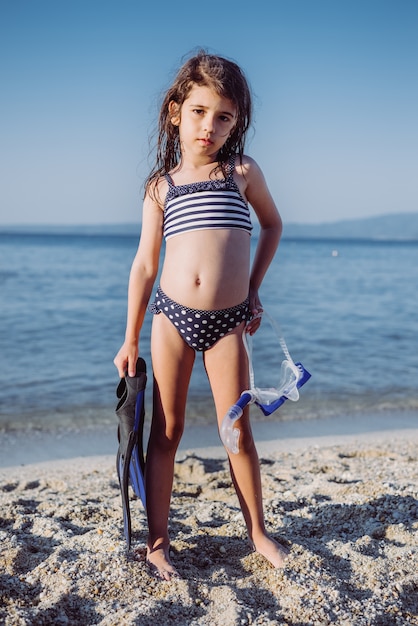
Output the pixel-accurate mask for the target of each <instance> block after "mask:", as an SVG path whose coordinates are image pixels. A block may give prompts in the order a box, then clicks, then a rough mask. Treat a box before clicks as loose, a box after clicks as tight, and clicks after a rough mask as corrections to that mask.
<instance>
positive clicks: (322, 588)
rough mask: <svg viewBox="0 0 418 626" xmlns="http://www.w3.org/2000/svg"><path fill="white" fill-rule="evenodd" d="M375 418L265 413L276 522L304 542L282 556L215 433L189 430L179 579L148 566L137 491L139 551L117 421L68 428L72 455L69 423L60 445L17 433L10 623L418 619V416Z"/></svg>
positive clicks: (7, 490)
mask: <svg viewBox="0 0 418 626" xmlns="http://www.w3.org/2000/svg"><path fill="white" fill-rule="evenodd" d="M399 420H401V421H399ZM360 421H361V423H362V424H363V427H362V428H361V427H360V422H359V424H357V427H355V425H354V431H357V432H345V431H344V428H341V424H340V427H337V426H336V425H335V424H334V425H333V429H332V428H331V430H329V431H328V433H327V430H326V425H325V426H324V425H323V426H322V428H323V432H320V436H318V431H317V430H315V424H312V422H311V423H309V422H306V423H300V424H299V425H295V424H292V425H283V424H282V425H280V424H279V425H276V426H275V427H274V428H272V427H271V425H270V426H268V425H267V426H265V425H264V426H263V425H260V426H259V430H258V450H259V454H260V463H261V471H262V479H263V489H264V501H265V516H266V521H267V526H268V529H269V531H270V532H271V534H272V535H273V536H274V537H275V538H276V539H277V540H278V541H280V542H282V543H284V544H285V545H287V546H288V547H289V548H290V550H291V552H290V556H289V558H288V560H287V564H286V567H285V568H284V569H283V570H274V569H273V568H271V566H270V565H269V564H268V563H267V562H266V561H265V560H264V559H263V558H262V557H260V556H259V555H257V554H255V553H252V552H251V550H250V548H249V545H248V543H247V541H246V532H245V527H244V523H243V520H242V516H241V513H240V509H239V506H238V502H237V498H236V496H235V492H234V490H233V488H232V486H231V481H230V477H229V471H228V465H227V462H226V457H225V453H224V451H223V450H222V448H220V447H219V445H217V443H216V437H215V436H214V438H213V440H212V439H211V438H210V437H206V438H204V439H202V437H204V433H203V431H199V430H198V429H195V430H194V435H193V434H189V437H188V438H187V437H186V438H185V441H184V443H183V446H182V448H181V450H180V451H179V453H178V457H177V462H176V475H175V484H174V491H173V498H172V516H171V535H172V540H173V541H172V557H173V561H174V562H175V565H176V567H177V569H178V570H179V572H180V573H181V575H182V579H179V580H174V581H171V582H160V581H157V580H155V579H154V578H153V577H152V576H151V575H150V574H149V572H148V570H147V567H146V564H145V560H144V558H145V541H146V521H145V514H144V510H143V508H142V505H141V503H140V501H139V500H134V499H133V498H132V503H131V508H132V512H133V549H132V550H131V552H130V553H129V554H127V552H126V548H125V544H124V539H123V527H122V516H121V502H120V493H119V487H118V482H117V475H116V471H115V463H114V461H115V455H114V453H112V449H113V448H114V447H115V442H114V439H113V436H114V429H112V430H111V431H109V432H108V433H107V431H106V432H104V433H102V435H101V437H102V438H101V439H100V438H98V440H97V441H96V442H95V443H93V439H94V438H93V437H91V438H90V439H89V437H86V434H85V433H84V434H83V433H80V432H78V433H72V434H71V436H70V434H68V436H63V435H61V438H60V441H61V443H62V454H61V458H60V454H59V450H60V447H59V446H58V443H57V442H58V438H57V436H56V435H55V436H54V437H55V442H56V444H57V445H56V446H55V447H54V446H53V445H51V443H50V444H49V448H48V437H47V436H46V435H45V434H43V435H40V434H36V433H32V434H29V435H26V436H25V437H23V436H21V439H20V440H19V436H18V435H16V434H15V435H13V434H7V435H4V436H3V437H2V444H1V447H0V452H1V465H2V466H3V467H2V468H1V469H0V502H1V523H0V539H1V561H0V581H1V584H0V588H1V601H0V623H3V624H5V625H6V626H12V625H13V626H14V625H16V626H17V625H19V626H20V625H37V624H39V625H41V624H42V625H43V624H59V625H64V624H80V625H89V624H100V625H102V626H110V625H122V624H123V625H131V624H132V625H133V624H140V625H151V624H152V625H156V624H159V625H166V624H176V625H183V624H184V625H194V626H204V625H205V626H206V625H211V626H216V625H218V624H219V625H221V624H222V626H233V625H234V626H235V625H244V624H257V625H259V626H261V625H263V624H277V625H284V624H288V625H292V626H310V625H315V624H318V625H323V624H338V625H344V626H345V625H346V626H355V625H363V624H364V625H376V626H377V625H379V626H384V625H394V624H399V625H401V624H402V625H403V624H418V594H417V588H418V578H417V553H418V548H417V545H418V542H417V528H418V501H417V491H418V481H417V474H418V467H417V443H418V428H416V427H414V424H415V426H416V423H417V422H416V415H415V416H411V419H410V421H408V420H406V421H405V419H404V420H403V421H402V416H401V417H399V416H397V419H396V420H395V418H394V419H392V420H391V419H389V418H388V420H387V421H386V422H384V421H383V422H380V424H382V423H383V425H384V427H385V428H384V429H383V430H382V429H380V430H379V429H378V428H377V427H376V428H369V427H365V426H364V417H363V419H362V420H360ZM372 421H373V420H371V421H370V423H372ZM390 424H391V425H392V427H391V428H389V427H388V426H389V425H390ZM399 424H401V427H400V428H396V426H397V425H398V426H399ZM328 426H329V424H328ZM263 428H264V430H263ZM286 429H287V430H286ZM289 429H290V430H289ZM292 429H293V430H292ZM295 429H296V430H295ZM352 429H353V427H352ZM255 431H256V436H257V428H255ZM280 431H281V437H280V438H279V433H280ZM263 432H264V433H265V435H263ZM296 432H297V433H298V435H297V436H292V434H293V435H295V433H296ZM268 433H270V436H268ZM193 436H194V444H195V445H194V446H191V445H190V444H192V443H193ZM51 437H52V436H51ZM86 441H87V443H89V444H90V446H89V448H87V449H86V451H87V450H89V454H88V455H86V451H85V449H84V448H83V445H86ZM202 441H204V442H205V444H206V445H205V447H202V443H201V442H202ZM23 442H25V445H26V448H25V446H24V445H23ZM31 442H32V446H31ZM77 442H78V447H77ZM81 442H83V443H81ZM42 444H43V445H42ZM212 444H213V445H212ZM188 446H190V447H188ZM31 447H32V454H31V453H30V450H31ZM57 450H58V452H57ZM40 451H42V454H43V456H42V454H41V452H40ZM64 451H65V453H64ZM19 454H20V456H19Z"/></svg>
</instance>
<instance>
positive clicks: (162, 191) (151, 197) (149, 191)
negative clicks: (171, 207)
mask: <svg viewBox="0 0 418 626" xmlns="http://www.w3.org/2000/svg"><path fill="white" fill-rule="evenodd" d="M168 187H169V185H168V181H167V179H166V177H165V176H159V177H156V178H154V179H152V180H151V181H149V182H148V184H147V186H146V189H145V199H146V200H148V202H153V203H154V204H157V205H158V207H159V208H160V209H164V202H165V198H166V195H167V192H168Z"/></svg>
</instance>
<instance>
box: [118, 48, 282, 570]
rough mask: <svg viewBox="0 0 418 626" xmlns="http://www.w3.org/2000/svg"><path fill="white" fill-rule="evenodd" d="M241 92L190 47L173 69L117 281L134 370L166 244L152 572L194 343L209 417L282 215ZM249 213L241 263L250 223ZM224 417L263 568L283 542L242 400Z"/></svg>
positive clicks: (253, 326)
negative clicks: (229, 422)
mask: <svg viewBox="0 0 418 626" xmlns="http://www.w3.org/2000/svg"><path fill="white" fill-rule="evenodd" d="M250 122H251V95H250V91H249V87H248V84H247V81H246V79H245V76H244V75H243V73H242V71H241V69H240V68H239V67H238V66H237V65H236V64H235V63H233V62H231V61H229V60H227V59H224V58H222V57H219V56H215V55H209V54H206V53H205V52H200V53H199V54H197V55H196V56H194V57H193V58H191V59H190V60H189V61H187V62H186V63H185V64H184V65H183V67H182V68H181V69H180V70H179V72H178V74H177V76H176V78H175V81H174V84H173V85H172V87H171V88H170V89H169V90H168V92H167V94H166V96H165V99H164V101H163V104H162V107H161V112H160V118H159V135H158V150H157V161H156V165H155V168H154V170H153V171H152V172H151V174H150V176H149V178H148V180H147V182H146V193H145V199H144V206H143V217H142V231H141V238H140V243H139V247H138V251H137V254H136V256H135V259H134V261H133V264H132V268H131V273H130V279H129V289H128V316H127V328H126V335H125V341H124V343H123V345H122V347H121V349H120V350H119V352H118V354H117V355H116V357H115V360H114V363H115V365H116V367H117V369H118V372H119V376H121V377H123V376H124V374H125V371H128V373H129V375H131V376H133V375H134V374H135V364H136V360H137V357H138V342H139V335H140V330H141V327H142V323H143V320H144V316H145V312H146V310H147V306H148V301H149V300H150V297H151V291H152V288H153V285H154V281H155V278H156V275H157V271H158V263H159V256H160V249H161V243H162V239H163V237H164V238H165V240H166V252H165V259H164V266H163V269H162V274H161V279H160V285H159V286H158V289H157V290H156V294H155V300H154V302H153V304H152V305H151V307H150V309H151V311H152V312H153V313H154V318H153V324H152V335H151V355H152V368H153V375H154V387H153V415H152V425H151V432H150V438H149V443H148V450H147V457H146V476H145V480H146V488H147V515H148V526H149V536H148V544H147V563H148V565H149V567H150V569H151V571H152V572H153V573H154V574H155V575H156V576H157V577H160V578H161V579H163V580H170V578H171V577H172V576H177V575H178V573H177V571H176V569H175V567H174V565H173V564H172V562H171V560H170V554H169V548H170V539H169V534H168V517H169V508H170V499H171V490H172V484H173V473H174V460H175V454H176V450H177V447H178V444H179V442H180V438H181V436H182V433H183V428H184V420H185V408H186V397H187V391H188V386H189V381H190V376H191V373H192V368H193V363H194V360H195V356H196V351H201V352H202V354H203V362H204V366H205V370H206V372H207V376H208V379H209V382H210V385H211V389H212V393H213V397H214V402H215V407H216V414H217V420H218V427H219V426H220V424H221V421H222V419H223V417H224V415H225V413H226V412H227V410H228V409H229V407H230V406H231V405H232V404H234V403H235V402H236V399H237V398H238V397H239V395H240V394H241V392H242V391H243V390H244V389H247V388H248V385H249V381H248V362H247V355H246V352H245V348H244V344H243V341H242V333H243V330H244V329H245V330H246V332H248V333H250V334H251V335H252V334H253V333H254V332H255V331H256V330H257V329H258V327H259V325H260V322H261V314H262V310H263V309H262V307H261V303H260V298H259V295H258V291H259V288H260V285H261V282H262V280H263V277H264V275H265V273H266V271H267V269H268V267H269V265H270V262H271V260H272V258H273V256H274V254H275V251H276V248H277V246H278V243H279V239H280V236H281V231H282V222H281V218H280V216H279V213H278V211H277V209H276V206H275V204H274V201H273V199H272V197H271V195H270V193H269V190H268V188H267V185H266V183H265V180H264V177H263V174H262V172H261V171H260V168H259V167H258V165H257V164H256V163H255V161H254V160H253V159H251V158H250V157H248V156H245V155H244V154H243V149H244V141H245V136H246V132H247V130H248V128H249V125H250ZM248 203H249V204H251V206H252V207H253V209H254V211H255V213H256V215H257V218H258V221H259V222H260V235H259V240H258V245H257V250H256V254H255V257H254V262H253V264H252V267H251V270H250V235H251V228H252V226H251V221H250V213H249V208H248ZM235 427H237V428H239V430H240V433H241V434H240V439H239V441H240V451H239V454H236V455H235V454H231V455H230V457H229V462H230V469H231V477H232V480H233V483H234V486H235V489H236V492H237V496H238V499H239V502H240V505H241V509H242V513H243V516H244V519H245V523H246V526H247V530H248V537H249V540H250V544H251V545H252V547H253V548H254V550H256V551H257V552H259V553H260V554H262V555H263V556H264V557H265V558H266V559H268V561H270V563H271V564H272V565H273V566H274V567H282V566H283V562H284V559H285V558H286V556H287V553H288V551H287V550H286V549H285V548H284V547H283V546H281V545H280V544H278V543H277V542H276V541H275V540H274V539H272V538H271V537H269V535H268V534H267V532H266V529H265V525H264V516H263V506H262V493H261V479H260V469H259V461H258V456H257V451H256V449H255V445H254V441H253V437H252V433H251V426H250V421H249V412H248V409H246V410H245V411H244V414H243V416H242V417H241V419H240V420H239V421H238V422H236V424H235Z"/></svg>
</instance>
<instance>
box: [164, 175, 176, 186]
mask: <svg viewBox="0 0 418 626" xmlns="http://www.w3.org/2000/svg"><path fill="white" fill-rule="evenodd" d="M164 178H165V179H166V181H167V182H168V186H169V188H170V189H171V188H172V187H175V184H174V181H173V179H172V178H171V176H170V174H164Z"/></svg>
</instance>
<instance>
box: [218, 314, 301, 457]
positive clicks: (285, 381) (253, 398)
mask: <svg viewBox="0 0 418 626" xmlns="http://www.w3.org/2000/svg"><path fill="white" fill-rule="evenodd" d="M264 313H265V315H266V317H267V318H268V320H269V322H270V324H271V325H272V327H273V330H274V331H275V333H276V335H277V337H278V339H279V342H280V345H281V348H282V350H283V352H284V355H285V357H286V358H285V359H284V361H282V364H281V368H280V378H279V382H278V385H277V387H268V388H260V387H256V386H255V382H254V369H253V365H252V338H251V336H248V333H246V332H245V330H244V332H243V334H242V340H243V342H244V346H245V349H246V351H247V355H248V367H249V375H250V386H251V387H250V389H247V390H246V391H243V392H242V394H241V396H240V398H239V399H238V401H237V402H236V404H234V405H233V406H231V408H230V409H229V411H228V412H227V414H226V415H225V417H224V418H223V420H222V423H221V427H220V437H221V440H222V443H223V444H224V446H225V447H226V448H227V449H228V450H229V452H232V453H233V454H238V452H239V436H240V431H239V429H238V428H234V423H235V422H236V421H237V420H238V419H239V418H240V417H241V416H242V413H243V410H244V408H245V407H246V406H247V405H248V404H256V405H257V406H258V407H259V408H260V409H261V411H262V412H263V413H264V415H266V416H268V415H271V414H272V413H274V411H276V410H277V409H278V408H279V407H280V406H281V405H282V404H283V403H284V402H286V400H291V401H292V402H296V401H297V400H299V388H300V387H302V385H304V384H305V383H306V382H307V381H308V380H309V379H310V377H311V375H310V373H309V372H308V371H307V370H306V369H305V368H304V367H303V365H302V363H294V361H293V359H292V357H291V356H290V353H289V350H288V349H287V345H286V342H285V340H284V338H283V336H282V333H281V332H280V330H279V328H278V326H277V325H276V323H275V322H274V320H273V319H272V318H271V317H270V316H269V315H268V314H267V313H266V312H264Z"/></svg>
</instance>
